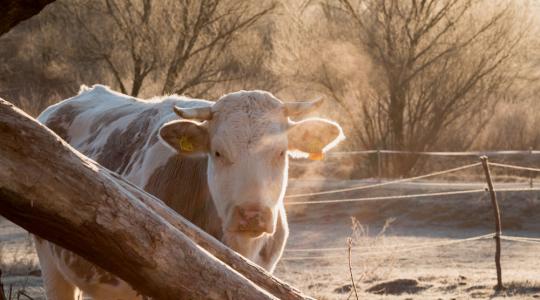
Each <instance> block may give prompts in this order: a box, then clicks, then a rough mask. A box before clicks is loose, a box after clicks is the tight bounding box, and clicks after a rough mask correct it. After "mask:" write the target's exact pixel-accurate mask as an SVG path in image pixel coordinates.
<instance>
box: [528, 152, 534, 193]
mask: <svg viewBox="0 0 540 300" xmlns="http://www.w3.org/2000/svg"><path fill="white" fill-rule="evenodd" d="M532 151H533V148H532V147H529V159H528V161H529V163H531V161H532ZM529 187H530V188H531V189H532V188H533V172H532V171H529Z"/></svg>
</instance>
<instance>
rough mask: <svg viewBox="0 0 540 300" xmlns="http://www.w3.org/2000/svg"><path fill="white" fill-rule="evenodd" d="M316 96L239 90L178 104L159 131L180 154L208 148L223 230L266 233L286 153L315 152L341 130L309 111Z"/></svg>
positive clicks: (283, 180) (279, 196) (315, 155)
mask: <svg viewBox="0 0 540 300" xmlns="http://www.w3.org/2000/svg"><path fill="white" fill-rule="evenodd" d="M320 103H321V101H313V102H294V103H283V102H281V101H280V100H278V99H277V98H275V97H274V96H273V95H272V94H270V93H268V92H263V91H240V92H236V93H232V94H228V95H225V96H223V97H221V98H220V99H219V100H218V101H217V102H215V103H214V104H213V105H212V106H209V107H200V108H180V107H175V108H174V110H175V112H176V113H177V114H178V115H179V116H180V117H181V118H182V120H176V121H172V122H169V123H167V124H165V125H164V126H163V127H162V128H161V130H160V136H161V139H162V140H163V141H164V142H165V143H167V144H168V145H169V146H171V147H173V148H174V149H175V150H176V151H178V152H179V153H180V154H181V155H207V156H208V185H209V188H210V193H211V195H212V198H213V200H214V202H215V206H216V209H217V212H218V215H219V216H220V218H221V219H222V221H223V228H224V234H225V236H226V237H227V236H229V237H230V236H235V237H237V236H243V237H252V238H255V237H259V236H261V235H262V234H264V233H265V232H266V233H273V232H274V229H275V227H276V220H277V209H278V207H279V205H282V203H283V196H284V194H285V188H286V185H287V167H288V155H287V154H288V153H289V154H290V155H291V156H292V157H310V158H312V159H320V158H322V156H323V153H324V152H326V151H327V150H329V149H330V148H332V147H334V146H335V145H336V144H337V143H338V142H339V141H341V140H342V139H343V138H344V136H343V132H342V130H341V127H340V126H339V125H338V124H336V123H335V122H332V121H329V120H325V119H319V118H309V119H305V120H302V121H299V122H294V121H291V120H290V119H289V117H301V116H302V115H304V114H306V113H308V112H311V111H313V110H314V109H316V108H317V107H318V106H319V104H320Z"/></svg>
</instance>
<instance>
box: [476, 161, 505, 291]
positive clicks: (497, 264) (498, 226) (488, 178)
mask: <svg viewBox="0 0 540 300" xmlns="http://www.w3.org/2000/svg"><path fill="white" fill-rule="evenodd" d="M480 160H481V161H482V167H484V174H485V175H486V181H487V185H488V189H489V195H490V197H491V205H492V206H493V212H494V214H495V247H496V249H495V267H496V268H497V290H501V289H502V288H503V284H502V270H501V213H500V211H499V204H498V203H497V195H496V194H495V190H494V188H493V181H492V180H491V172H490V171H489V164H488V158H487V156H481V157H480Z"/></svg>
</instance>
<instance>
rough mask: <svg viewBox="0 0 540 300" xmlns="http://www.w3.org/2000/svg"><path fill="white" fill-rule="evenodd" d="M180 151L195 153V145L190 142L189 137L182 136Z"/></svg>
mask: <svg viewBox="0 0 540 300" xmlns="http://www.w3.org/2000/svg"><path fill="white" fill-rule="evenodd" d="M180 150H182V151H185V152H192V151H193V144H192V143H191V141H190V140H189V138H188V137H187V136H181V137H180Z"/></svg>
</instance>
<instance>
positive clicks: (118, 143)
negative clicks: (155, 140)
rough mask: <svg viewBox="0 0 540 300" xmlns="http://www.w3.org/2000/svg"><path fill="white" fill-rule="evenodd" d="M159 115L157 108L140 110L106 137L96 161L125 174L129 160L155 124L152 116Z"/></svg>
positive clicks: (132, 158)
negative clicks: (125, 123)
mask: <svg viewBox="0 0 540 300" xmlns="http://www.w3.org/2000/svg"><path fill="white" fill-rule="evenodd" d="M156 116H159V109H156V108H151V109H147V110H144V111H143V112H141V113H140V114H139V115H138V116H137V118H136V119H135V120H134V121H132V122H131V123H129V124H128V125H127V126H126V127H125V130H124V129H115V130H114V131H113V132H112V133H111V134H110V135H109V137H108V139H107V142H106V143H105V145H104V146H103V149H102V150H101V152H100V153H99V154H98V156H97V158H96V161H97V162H99V163H100V164H102V165H103V166H105V167H106V168H108V169H109V170H112V171H115V172H117V173H120V174H125V173H126V169H127V167H128V165H129V163H130V161H134V160H135V157H134V155H136V154H137V153H138V152H140V151H141V150H142V149H143V147H144V145H145V144H146V142H147V140H148V137H149V135H150V134H154V133H153V132H152V130H150V129H151V128H152V126H153V125H155V120H154V118H155V117H156Z"/></svg>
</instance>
